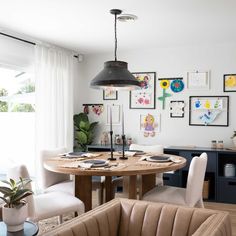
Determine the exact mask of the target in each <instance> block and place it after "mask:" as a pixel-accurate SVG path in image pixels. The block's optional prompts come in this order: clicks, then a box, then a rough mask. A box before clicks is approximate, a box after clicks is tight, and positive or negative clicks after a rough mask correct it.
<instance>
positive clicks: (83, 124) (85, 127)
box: [79, 121, 90, 131]
mask: <svg viewBox="0 0 236 236" xmlns="http://www.w3.org/2000/svg"><path fill="white" fill-rule="evenodd" d="M79 128H80V129H81V130H84V131H88V130H89V128H90V124H89V121H80V123H79Z"/></svg>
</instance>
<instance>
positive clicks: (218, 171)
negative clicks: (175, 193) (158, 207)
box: [164, 147, 236, 203]
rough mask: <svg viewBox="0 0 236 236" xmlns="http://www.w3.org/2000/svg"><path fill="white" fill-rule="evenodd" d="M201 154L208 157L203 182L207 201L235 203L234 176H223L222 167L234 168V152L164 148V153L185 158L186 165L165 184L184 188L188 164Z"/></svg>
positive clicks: (235, 154) (235, 188)
mask: <svg viewBox="0 0 236 236" xmlns="http://www.w3.org/2000/svg"><path fill="white" fill-rule="evenodd" d="M203 152H206V153H207V156H208V161H207V168H206V174H205V180H206V181H207V182H208V188H209V189H208V191H209V197H208V200H210V201H218V202H224V203H236V176H232V177H225V176H224V167H225V165H226V164H234V165H235V166H236V151H231V150H226V149H223V150H222V149H211V148H184V147H169V148H166V149H165V153H170V154H176V155H180V156H183V157H184V158H186V160H187V164H186V166H185V167H184V168H182V169H181V170H179V174H178V175H172V176H171V178H170V179H169V182H168V181H167V180H166V181H165V183H167V184H169V183H170V185H172V186H179V187H186V181H187V177H188V170H189V165H190V162H191V160H192V158H193V157H194V156H199V155H201V153H203ZM164 176H165V175H164ZM177 183H178V184H179V185H178V184H177Z"/></svg>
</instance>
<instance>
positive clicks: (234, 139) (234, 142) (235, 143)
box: [232, 136, 236, 147]
mask: <svg viewBox="0 0 236 236" xmlns="http://www.w3.org/2000/svg"><path fill="white" fill-rule="evenodd" d="M232 140H233V144H234V146H235V147H236V136H234V137H233V138H232Z"/></svg>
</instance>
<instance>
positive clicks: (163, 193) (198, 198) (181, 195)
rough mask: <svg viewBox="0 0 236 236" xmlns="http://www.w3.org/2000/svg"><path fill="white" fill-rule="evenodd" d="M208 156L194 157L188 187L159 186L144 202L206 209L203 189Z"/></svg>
mask: <svg viewBox="0 0 236 236" xmlns="http://www.w3.org/2000/svg"><path fill="white" fill-rule="evenodd" d="M206 165H207V154H206V153H202V154H201V155H200V156H199V157H194V158H193V159H192V161H191V163H190V167H189V172H188V179H187V187H186V188H178V187H172V186H157V187H155V188H153V189H152V190H150V191H149V192H147V193H146V194H145V195H144V196H143V200H146V201H154V202H165V203H172V204H177V205H187V206H190V207H194V206H196V207H204V205H203V201H202V188H203V182H204V177H205V172H206Z"/></svg>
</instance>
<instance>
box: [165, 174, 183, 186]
mask: <svg viewBox="0 0 236 236" xmlns="http://www.w3.org/2000/svg"><path fill="white" fill-rule="evenodd" d="M163 180H164V185H169V186H175V187H180V175H179V174H176V173H173V174H169V173H164V174H163Z"/></svg>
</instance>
